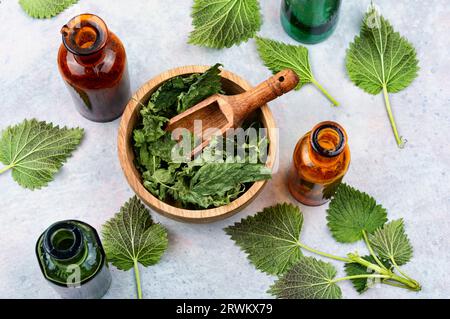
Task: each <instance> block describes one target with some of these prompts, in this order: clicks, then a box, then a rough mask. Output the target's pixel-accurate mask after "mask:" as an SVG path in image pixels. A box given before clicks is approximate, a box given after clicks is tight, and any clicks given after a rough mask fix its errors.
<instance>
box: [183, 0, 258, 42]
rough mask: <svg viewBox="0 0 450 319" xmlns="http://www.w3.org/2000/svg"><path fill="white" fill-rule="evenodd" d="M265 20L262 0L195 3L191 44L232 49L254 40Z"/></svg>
mask: <svg viewBox="0 0 450 319" xmlns="http://www.w3.org/2000/svg"><path fill="white" fill-rule="evenodd" d="M261 20H262V19H261V12H260V7H259V2H258V0H215V1H210V0H195V1H194V6H193V9H192V24H193V26H194V30H193V31H192V32H191V34H190V37H189V43H191V44H195V45H200V46H205V47H210V48H216V49H221V48H229V47H231V46H233V45H236V44H240V43H241V42H245V41H247V40H248V39H250V38H253V37H254V36H255V34H256V32H258V31H259V29H260V27H261Z"/></svg>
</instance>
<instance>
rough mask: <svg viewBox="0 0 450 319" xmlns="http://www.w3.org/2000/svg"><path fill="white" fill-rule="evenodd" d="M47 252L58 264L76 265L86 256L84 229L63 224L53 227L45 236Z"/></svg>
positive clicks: (66, 223)
mask: <svg viewBox="0 0 450 319" xmlns="http://www.w3.org/2000/svg"><path fill="white" fill-rule="evenodd" d="M43 246H44V250H45V252H46V253H47V254H48V255H49V256H50V257H51V258H52V259H53V260H54V261H55V262H57V263H58V264H62V265H70V264H76V263H78V262H79V261H80V260H82V259H83V257H84V256H85V254H86V251H87V247H86V245H85V239H84V236H83V232H82V229H80V228H79V227H78V226H77V225H76V224H74V223H69V222H62V223H57V224H54V225H52V226H51V227H50V228H49V229H48V230H47V231H46V232H45V234H44V238H43Z"/></svg>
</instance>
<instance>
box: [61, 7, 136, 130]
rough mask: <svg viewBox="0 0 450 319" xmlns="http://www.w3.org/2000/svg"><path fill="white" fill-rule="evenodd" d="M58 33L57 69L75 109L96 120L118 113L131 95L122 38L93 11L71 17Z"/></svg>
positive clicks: (110, 118)
mask: <svg viewBox="0 0 450 319" xmlns="http://www.w3.org/2000/svg"><path fill="white" fill-rule="evenodd" d="M61 33H62V42H63V43H62V44H61V46H60V48H59V53H58V66H59V71H60V73H61V75H62V77H63V79H64V81H65V82H66V84H67V87H68V88H69V91H70V93H71V95H72V98H73V100H74V102H75V105H76V106H77V109H78V111H79V112H80V113H81V115H83V116H84V117H85V118H87V119H89V120H91V121H95V122H109V121H112V120H115V119H116V118H118V117H120V116H121V115H122V113H123V111H124V109H125V106H126V104H127V103H128V101H129V99H130V97H131V91H130V82H129V77H128V70H127V58H126V53H125V49H124V47H123V45H122V42H121V41H120V40H119V38H118V37H117V36H116V35H115V34H114V33H112V32H111V31H109V30H108V28H107V26H106V24H105V22H103V20H102V19H100V18H99V17H97V16H95V15H93V14H82V15H79V16H76V17H74V18H73V19H72V20H70V21H69V22H68V23H67V24H66V25H64V26H63V27H62V29H61Z"/></svg>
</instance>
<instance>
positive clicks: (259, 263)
mask: <svg viewBox="0 0 450 319" xmlns="http://www.w3.org/2000/svg"><path fill="white" fill-rule="evenodd" d="M302 224H303V215H302V214H301V212H300V209H299V208H298V207H296V206H293V205H290V204H278V205H275V206H273V207H268V208H265V209H264V210H263V211H262V212H259V213H257V214H256V215H255V216H250V217H247V218H245V219H243V220H241V221H240V222H239V223H236V224H234V225H233V226H230V227H228V228H226V229H225V232H226V233H227V234H228V235H230V236H231V239H232V240H234V241H235V242H236V244H237V245H239V246H240V247H241V248H242V250H244V251H245V252H246V253H247V254H248V258H249V259H250V261H251V262H252V263H253V264H254V265H255V266H256V268H258V269H259V270H261V271H264V272H266V273H269V274H274V275H278V274H282V273H285V272H286V271H287V270H288V269H289V268H291V267H292V266H293V265H294V264H295V263H296V262H297V261H298V260H299V258H300V257H301V256H302V253H301V251H300V249H299V243H298V242H299V237H300V232H301V229H302Z"/></svg>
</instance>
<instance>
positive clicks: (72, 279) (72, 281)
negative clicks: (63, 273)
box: [66, 264, 81, 288]
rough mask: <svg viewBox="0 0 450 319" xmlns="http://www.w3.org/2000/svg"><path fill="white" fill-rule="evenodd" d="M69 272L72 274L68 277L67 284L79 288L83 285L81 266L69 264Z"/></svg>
mask: <svg viewBox="0 0 450 319" xmlns="http://www.w3.org/2000/svg"><path fill="white" fill-rule="evenodd" d="M67 273H70V275H69V276H68V277H67V280H66V284H67V287H69V288H79V287H80V286H81V284H80V282H81V269H80V266H78V265H76V264H72V265H69V266H67Z"/></svg>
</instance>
